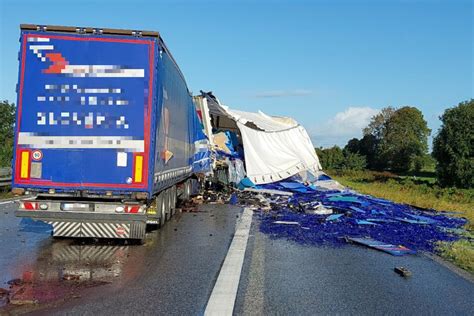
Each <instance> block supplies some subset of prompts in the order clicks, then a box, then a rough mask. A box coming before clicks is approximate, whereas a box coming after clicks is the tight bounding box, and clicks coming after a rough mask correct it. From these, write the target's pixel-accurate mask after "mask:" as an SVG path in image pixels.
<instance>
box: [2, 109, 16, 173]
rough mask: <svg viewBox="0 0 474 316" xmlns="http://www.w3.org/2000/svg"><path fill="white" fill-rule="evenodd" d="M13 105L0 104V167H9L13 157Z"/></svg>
mask: <svg viewBox="0 0 474 316" xmlns="http://www.w3.org/2000/svg"><path fill="white" fill-rule="evenodd" d="M14 125H15V104H13V103H9V102H8V101H7V100H4V101H2V102H0V166H3V167H9V166H10V165H11V161H12V157H13V128H14Z"/></svg>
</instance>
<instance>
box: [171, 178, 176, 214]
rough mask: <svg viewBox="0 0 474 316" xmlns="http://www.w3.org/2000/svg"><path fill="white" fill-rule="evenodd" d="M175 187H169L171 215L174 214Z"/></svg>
mask: <svg viewBox="0 0 474 316" xmlns="http://www.w3.org/2000/svg"><path fill="white" fill-rule="evenodd" d="M176 200H177V197H176V185H173V186H172V187H171V215H174V214H175V213H176Z"/></svg>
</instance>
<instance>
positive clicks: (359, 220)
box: [356, 219, 378, 225]
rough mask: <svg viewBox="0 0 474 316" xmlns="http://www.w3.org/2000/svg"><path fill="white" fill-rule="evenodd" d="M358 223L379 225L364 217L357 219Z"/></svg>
mask: <svg viewBox="0 0 474 316" xmlns="http://www.w3.org/2000/svg"><path fill="white" fill-rule="evenodd" d="M356 223H357V224H358V225H378V224H377V223H373V222H369V221H366V220H363V219H356Z"/></svg>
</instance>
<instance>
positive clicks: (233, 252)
mask: <svg viewBox="0 0 474 316" xmlns="http://www.w3.org/2000/svg"><path fill="white" fill-rule="evenodd" d="M252 214H253V211H252V209H250V208H245V209H244V212H243V213H242V217H241V219H240V220H239V221H238V222H237V226H236V229H235V235H234V238H233V239H232V243H231V244H230V247H229V250H228V252H227V255H226V257H225V259H224V263H223V264H222V267H221V270H220V272H219V276H218V277H217V281H216V284H215V285H214V288H213V290H212V293H211V296H210V297H209V301H208V302H207V306H206V310H205V312H204V315H206V316H211V315H212V316H214V315H219V316H221V315H232V312H233V311H234V305H235V298H236V296H237V290H238V288H239V282H240V275H241V273H242V266H243V263H244V257H245V250H246V249H247V241H248V237H249V232H250V225H251V224H252Z"/></svg>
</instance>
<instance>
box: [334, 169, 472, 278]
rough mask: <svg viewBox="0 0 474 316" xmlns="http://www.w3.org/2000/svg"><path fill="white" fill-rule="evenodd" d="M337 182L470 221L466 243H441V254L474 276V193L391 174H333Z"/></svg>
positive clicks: (345, 172) (358, 172) (336, 172)
mask: <svg viewBox="0 0 474 316" xmlns="http://www.w3.org/2000/svg"><path fill="white" fill-rule="evenodd" d="M328 174H329V175H331V176H332V177H333V178H334V179H335V180H337V181H339V182H340V183H341V184H343V185H345V186H348V187H350V188H352V189H354V190H356V191H358V192H360V193H363V194H370V195H373V196H375V197H380V198H384V199H388V200H391V201H394V202H397V203H405V204H411V205H415V206H418V207H424V208H432V209H435V210H438V211H451V212H455V214H454V215H455V216H458V217H464V218H466V219H467V220H468V223H467V224H466V225H465V229H466V230H467V233H466V236H464V237H466V239H461V240H459V241H456V242H453V243H440V244H439V246H438V251H439V254H440V255H441V256H442V257H443V258H445V259H447V260H449V261H452V262H453V263H455V264H456V265H457V266H459V267H461V268H463V269H465V270H467V271H469V272H470V273H472V274H474V242H473V236H474V235H473V234H474V189H470V190H465V189H456V188H440V187H438V186H437V185H436V184H435V183H434V181H432V180H431V179H426V178H425V177H413V176H410V177H408V176H403V177H400V176H398V175H396V174H393V173H390V172H375V171H339V170H337V171H329V172H328Z"/></svg>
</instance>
